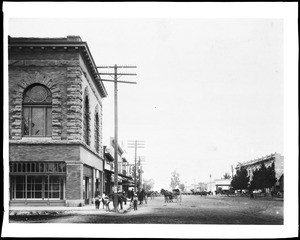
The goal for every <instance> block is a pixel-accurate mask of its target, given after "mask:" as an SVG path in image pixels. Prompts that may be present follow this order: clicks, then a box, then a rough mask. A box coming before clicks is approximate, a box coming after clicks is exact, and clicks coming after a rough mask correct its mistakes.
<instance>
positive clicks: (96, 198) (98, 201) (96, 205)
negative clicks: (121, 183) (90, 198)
mask: <svg viewBox="0 0 300 240" xmlns="http://www.w3.org/2000/svg"><path fill="white" fill-rule="evenodd" d="M100 198H101V197H100V195H97V196H96V197H95V207H96V209H99V207H100Z"/></svg>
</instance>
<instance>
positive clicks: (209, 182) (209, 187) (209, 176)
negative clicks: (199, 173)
mask: <svg viewBox="0 0 300 240" xmlns="http://www.w3.org/2000/svg"><path fill="white" fill-rule="evenodd" d="M209 191H210V192H211V174H209Z"/></svg>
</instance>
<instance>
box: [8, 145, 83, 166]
mask: <svg viewBox="0 0 300 240" xmlns="http://www.w3.org/2000/svg"><path fill="white" fill-rule="evenodd" d="M9 160H10V161H64V162H68V161H80V147H79V145H65V144H53V143H52V144H28V143H27V144H26V143H24V144H10V146H9Z"/></svg>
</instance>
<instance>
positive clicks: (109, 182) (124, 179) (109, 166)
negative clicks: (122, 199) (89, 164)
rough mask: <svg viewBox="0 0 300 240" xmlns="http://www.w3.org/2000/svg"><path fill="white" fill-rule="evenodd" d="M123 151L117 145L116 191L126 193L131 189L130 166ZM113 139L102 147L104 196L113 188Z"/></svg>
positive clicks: (132, 184)
mask: <svg viewBox="0 0 300 240" xmlns="http://www.w3.org/2000/svg"><path fill="white" fill-rule="evenodd" d="M123 153H124V149H123V148H122V147H121V146H120V145H119V144H118V191H125V192H128V188H129V187H133V186H134V183H133V176H132V167H133V166H132V164H129V162H128V161H127V159H126V157H124V156H123ZM114 155H115V143H114V138H112V137H111V138H110V140H109V142H108V143H107V144H106V146H104V159H105V163H104V173H105V174H104V189H103V190H104V192H105V193H106V194H109V193H112V192H113V186H114Z"/></svg>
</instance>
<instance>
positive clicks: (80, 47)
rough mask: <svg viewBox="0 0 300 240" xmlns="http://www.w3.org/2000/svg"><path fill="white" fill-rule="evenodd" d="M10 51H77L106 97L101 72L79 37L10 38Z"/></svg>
mask: <svg viewBox="0 0 300 240" xmlns="http://www.w3.org/2000/svg"><path fill="white" fill-rule="evenodd" d="M8 49H9V50H10V51H13V50H14V51H77V52H79V53H80V54H81V55H82V56H83V59H84V61H85V63H86V65H87V68H88V69H89V71H90V72H91V76H92V78H93V80H94V82H95V84H96V86H97V87H98V90H99V92H100V94H101V97H106V96H107V92H106V89H105V87H104V85H103V82H102V81H101V78H100V77H99V76H100V75H99V72H98V69H97V67H96V64H95V62H94V59H93V57H92V54H91V52H90V50H89V47H88V45H87V43H86V42H83V41H81V39H80V38H79V37H72V36H68V37H67V38H12V37H9V38H8Z"/></svg>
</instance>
